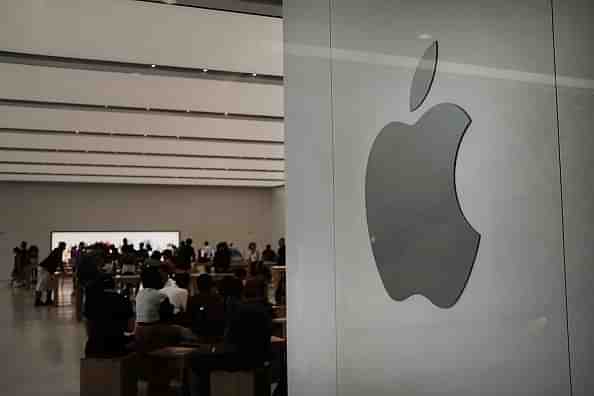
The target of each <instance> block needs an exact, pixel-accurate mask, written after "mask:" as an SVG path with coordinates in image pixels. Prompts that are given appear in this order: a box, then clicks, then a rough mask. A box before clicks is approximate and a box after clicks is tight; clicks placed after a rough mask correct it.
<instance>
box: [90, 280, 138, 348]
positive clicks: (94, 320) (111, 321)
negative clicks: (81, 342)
mask: <svg viewBox="0 0 594 396" xmlns="http://www.w3.org/2000/svg"><path fill="white" fill-rule="evenodd" d="M84 313H85V317H86V319H87V322H86V324H87V335H88V340H87V344H86V346H85V355H86V356H87V357H99V358H109V357H117V356H123V355H126V354H127V353H129V352H130V351H131V350H132V341H133V337H132V336H126V335H125V332H132V331H134V310H133V309H132V303H131V302H130V300H129V299H127V298H125V297H124V296H122V295H120V294H119V293H118V292H117V291H116V290H115V281H114V279H113V277H112V276H111V275H108V274H102V275H101V276H100V277H99V278H98V279H97V280H95V281H94V282H92V283H91V284H90V285H89V286H88V288H87V299H86V301H85V307H84Z"/></svg>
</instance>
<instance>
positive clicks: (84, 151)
mask: <svg viewBox="0 0 594 396" xmlns="http://www.w3.org/2000/svg"><path fill="white" fill-rule="evenodd" d="M1 151H27V152H34V153H77V154H109V155H141V156H144V157H174V158H211V159H237V160H253V161H281V162H284V161H285V159H284V158H275V157H242V156H237V155H235V156H234V155H196V154H175V153H147V152H144V153H143V152H139V151H104V150H71V149H49V148H48V149H43V148H24V147H10V146H1V145H0V152H1Z"/></svg>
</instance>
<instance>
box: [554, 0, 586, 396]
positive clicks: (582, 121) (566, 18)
mask: <svg viewBox="0 0 594 396" xmlns="http://www.w3.org/2000/svg"><path fill="white" fill-rule="evenodd" d="M554 4H555V27H556V29H555V32H556V37H555V38H556V54H557V72H558V77H559V78H558V80H559V131H560V142H561V164H562V165H563V167H562V170H563V174H562V180H563V193H564V194H563V200H564V214H565V248H566V263H567V295H568V312H569V340H570V345H571V357H572V372H573V386H574V395H575V396H586V395H588V396H589V395H592V394H594V378H593V377H592V370H593V369H594V338H593V337H592V333H594V319H593V316H594V298H593V295H592V287H593V286H592V285H593V284H594V266H593V263H592V259H593V256H594V244H593V243H592V224H594V200H593V197H594V181H593V175H592V169H593V168H594V154H593V153H594V44H593V42H594V25H592V21H593V20H594V2H592V1H591V0H563V1H560V0H555V2H554Z"/></svg>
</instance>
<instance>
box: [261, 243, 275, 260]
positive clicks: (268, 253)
mask: <svg viewBox="0 0 594 396" xmlns="http://www.w3.org/2000/svg"><path fill="white" fill-rule="evenodd" d="M262 261H264V262H265V263H274V262H275V261H276V253H275V252H274V250H272V247H271V246H270V245H266V249H264V251H263V252H262Z"/></svg>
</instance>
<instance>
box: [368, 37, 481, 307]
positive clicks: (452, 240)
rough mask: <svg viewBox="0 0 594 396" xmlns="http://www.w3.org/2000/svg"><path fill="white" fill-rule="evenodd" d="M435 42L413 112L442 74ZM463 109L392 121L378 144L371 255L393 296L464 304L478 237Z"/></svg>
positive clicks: (373, 164)
mask: <svg viewBox="0 0 594 396" xmlns="http://www.w3.org/2000/svg"><path fill="white" fill-rule="evenodd" d="M437 55H438V44H437V41H435V42H433V44H432V45H431V46H430V47H429V48H428V49H427V50H426V51H425V54H424V55H423V57H422V58H421V60H420V62H419V65H418V67H417V69H416V71H415V74H414V77H413V81H412V86H411V91H410V111H411V112H412V111H415V110H417V109H418V108H419V107H420V106H421V105H422V104H423V102H424V101H425V99H426V97H427V95H428V94H429V91H430V89H431V86H432V84H433V80H434V78H435V72H436V69H437ZM471 122H472V120H471V119H470V116H469V115H468V114H467V113H466V112H465V111H464V110H463V109H462V108H461V107H460V106H458V105H455V104H452V103H441V104H438V105H435V106H433V107H432V108H430V109H429V110H428V111H427V112H426V113H425V114H423V115H422V116H421V118H419V120H418V121H417V122H416V123H415V124H414V125H407V124H404V123H401V122H391V123H389V124H388V125H386V126H385V127H384V128H383V129H382V130H381V132H380V133H379V134H378V136H377V137H376V138H375V141H374V142H373V146H372V148H371V151H370V153H369V159H368V162H367V172H366V180H365V199H366V211H367V225H368V230H369V238H370V242H371V249H372V251H373V256H374V258H375V262H376V265H377V269H378V271H379V274H380V277H381V280H382V283H383V285H384V288H385V289H386V292H387V293H388V295H389V296H390V297H391V298H392V299H394V300H397V301H403V300H405V299H407V298H408V297H410V296H412V295H415V294H420V295H423V296H425V297H426V298H428V299H429V300H430V301H431V302H432V303H433V304H435V305H436V306H438V307H440V308H450V307H452V306H453V305H454V304H456V302H457V301H458V299H459V298H460V296H461V295H462V292H463V291H464V288H465V286H466V283H467V281H468V278H469V276H470V273H471V271H472V267H473V265H474V261H475V259H476V256H477V253H478V247H479V242H480V234H479V233H478V232H477V231H476V230H475V229H474V228H473V227H472V225H470V223H469V222H468V221H467V220H466V218H465V216H464V214H463V213H462V209H461V207H460V204H459V201H458V195H457V192H456V174H455V169H456V159H457V156H458V150H459V147H460V143H461V142H462V139H463V137H464V134H465V132H466V130H467V129H468V127H469V126H470V124H471Z"/></svg>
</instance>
